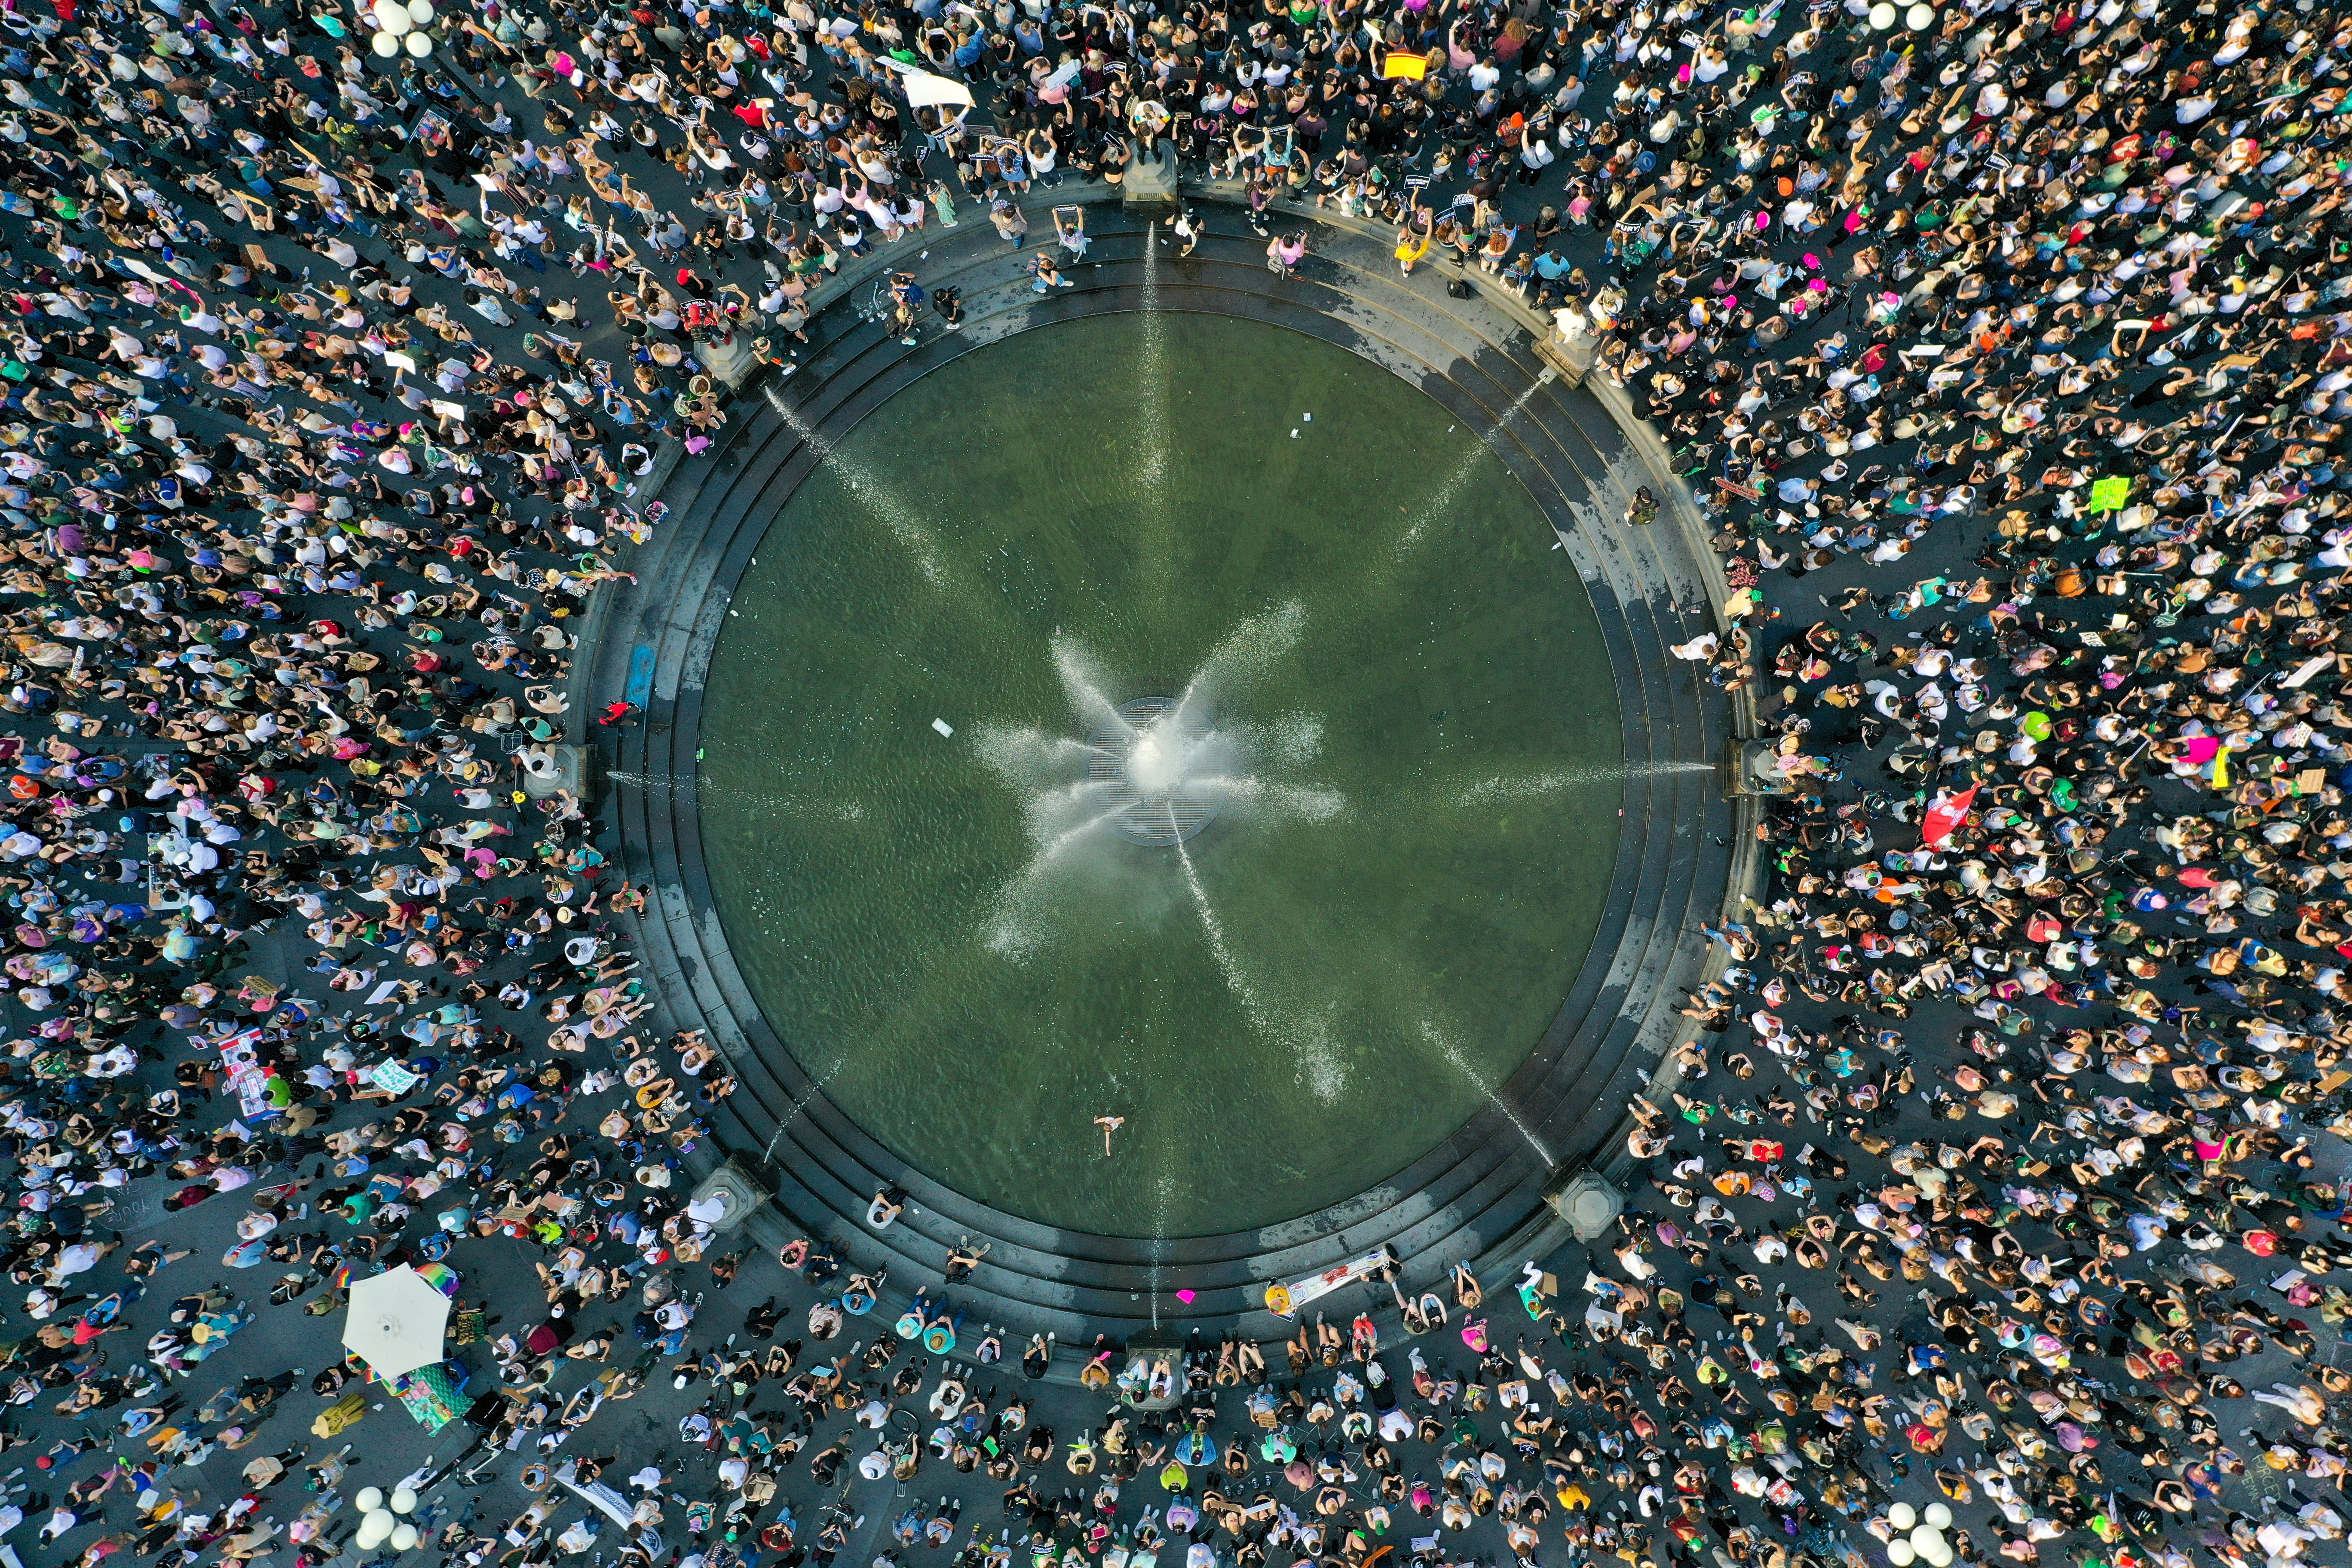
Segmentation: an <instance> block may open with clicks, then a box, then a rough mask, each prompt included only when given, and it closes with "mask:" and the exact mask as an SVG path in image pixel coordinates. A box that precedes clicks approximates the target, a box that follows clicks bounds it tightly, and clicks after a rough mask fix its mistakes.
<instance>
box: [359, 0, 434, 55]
mask: <svg viewBox="0 0 2352 1568" xmlns="http://www.w3.org/2000/svg"><path fill="white" fill-rule="evenodd" d="M372 9H373V12H374V14H375V37H373V38H371V39H370V40H369V41H368V47H370V48H372V49H373V50H374V51H375V52H376V53H377V54H378V55H381V56H382V57H383V58H385V59H390V58H393V56H394V55H396V54H398V53H400V51H401V50H403V49H406V50H407V51H408V52H409V53H410V54H412V55H414V56H415V57H416V58H418V59H420V60H421V59H423V58H425V56H427V55H429V54H431V53H432V52H433V35H432V34H430V33H428V32H426V31H425V28H426V27H427V26H431V25H432V22H433V16H434V11H433V0H408V3H407V4H406V5H403V4H401V0H375V4H374V5H373V7H372Z"/></svg>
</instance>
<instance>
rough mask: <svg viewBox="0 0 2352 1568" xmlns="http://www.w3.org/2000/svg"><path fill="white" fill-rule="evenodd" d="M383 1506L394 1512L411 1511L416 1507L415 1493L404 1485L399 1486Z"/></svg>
mask: <svg viewBox="0 0 2352 1568" xmlns="http://www.w3.org/2000/svg"><path fill="white" fill-rule="evenodd" d="M384 1506H385V1507H386V1508H389V1509H390V1510H392V1511H393V1512H394V1513H409V1512H412V1511H414V1510H415V1507H416V1494H415V1492H414V1491H412V1490H410V1489H408V1488H406V1487H402V1488H399V1489H397V1490H395V1491H394V1493H393V1494H392V1498H391V1500H389V1501H388V1502H386V1503H385V1504H384Z"/></svg>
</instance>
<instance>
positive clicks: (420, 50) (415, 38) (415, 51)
mask: <svg viewBox="0 0 2352 1568" xmlns="http://www.w3.org/2000/svg"><path fill="white" fill-rule="evenodd" d="M400 42H401V45H402V47H404V48H406V49H407V50H408V52H409V53H410V54H412V55H415V57H416V58H418V59H420V60H421V59H423V58H425V56H427V55H429V54H431V53H432V52H433V35H432V34H430V33H411V34H409V35H408V37H404V38H403V39H401V40H400Z"/></svg>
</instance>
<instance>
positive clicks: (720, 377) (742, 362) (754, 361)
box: [700, 332, 760, 387]
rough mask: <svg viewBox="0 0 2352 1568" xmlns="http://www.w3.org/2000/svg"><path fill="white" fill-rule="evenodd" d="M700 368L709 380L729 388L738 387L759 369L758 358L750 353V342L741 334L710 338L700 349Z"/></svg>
mask: <svg viewBox="0 0 2352 1568" xmlns="http://www.w3.org/2000/svg"><path fill="white" fill-rule="evenodd" d="M700 358H701V360H702V368H703V369H705V370H707V371H709V373H710V375H711V379H713V380H714V381H723V382H725V383H726V384H728V385H729V386H730V387H740V386H741V385H742V384H743V382H744V379H745V378H746V377H748V376H749V375H750V374H751V373H752V372H753V371H755V370H757V369H758V368H759V367H760V358H759V356H758V355H757V354H755V353H752V352H751V340H750V339H749V338H747V337H745V336H744V335H743V334H742V333H741V332H737V333H736V334H735V335H734V336H733V337H731V338H712V339H710V340H709V341H707V342H704V343H703V344H702V346H701V349H700Z"/></svg>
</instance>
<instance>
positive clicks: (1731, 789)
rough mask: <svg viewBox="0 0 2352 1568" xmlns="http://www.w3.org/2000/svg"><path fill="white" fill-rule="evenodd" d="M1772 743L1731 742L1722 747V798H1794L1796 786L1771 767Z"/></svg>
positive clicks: (1790, 779) (1760, 741) (1787, 776)
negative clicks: (1751, 796) (1746, 796)
mask: <svg viewBox="0 0 2352 1568" xmlns="http://www.w3.org/2000/svg"><path fill="white" fill-rule="evenodd" d="M1774 757H1775V752H1773V750H1772V742H1769V741H1763V740H1749V741H1740V740H1732V741H1727V742H1725V743H1724V759H1723V797H1724V798H1725V799H1726V800H1738V799H1739V798H1740V797H1741V796H1743V795H1794V794H1795V793H1796V790H1797V783H1796V781H1795V780H1794V779H1792V778H1790V776H1789V775H1788V774H1786V773H1782V772H1781V771H1780V768H1779V767H1778V766H1776V765H1775V763H1774Z"/></svg>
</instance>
